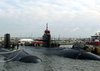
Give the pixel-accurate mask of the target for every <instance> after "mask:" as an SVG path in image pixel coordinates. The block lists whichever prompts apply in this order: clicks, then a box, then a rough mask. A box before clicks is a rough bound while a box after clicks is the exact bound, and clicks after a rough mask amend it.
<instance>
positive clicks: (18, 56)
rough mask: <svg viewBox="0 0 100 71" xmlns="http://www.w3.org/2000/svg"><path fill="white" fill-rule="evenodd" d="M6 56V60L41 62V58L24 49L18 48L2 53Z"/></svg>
mask: <svg viewBox="0 0 100 71" xmlns="http://www.w3.org/2000/svg"><path fill="white" fill-rule="evenodd" d="M1 55H2V56H4V57H6V61H20V62H25V63H39V62H41V59H40V58H38V57H37V56H34V55H31V54H29V53H27V52H25V51H24V50H17V51H14V52H12V53H6V54H1Z"/></svg>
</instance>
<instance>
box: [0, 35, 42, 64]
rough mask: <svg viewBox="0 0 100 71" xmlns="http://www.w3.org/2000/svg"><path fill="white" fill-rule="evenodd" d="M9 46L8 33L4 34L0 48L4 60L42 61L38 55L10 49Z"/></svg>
mask: <svg viewBox="0 0 100 71" xmlns="http://www.w3.org/2000/svg"><path fill="white" fill-rule="evenodd" d="M10 48H11V47H10V34H5V36H4V48H0V55H2V56H4V57H5V62H8V61H20V62H25V63H39V62H41V61H42V60H41V59H40V58H39V57H37V56H35V55H31V54H29V53H27V52H26V51H24V50H21V49H18V50H10Z"/></svg>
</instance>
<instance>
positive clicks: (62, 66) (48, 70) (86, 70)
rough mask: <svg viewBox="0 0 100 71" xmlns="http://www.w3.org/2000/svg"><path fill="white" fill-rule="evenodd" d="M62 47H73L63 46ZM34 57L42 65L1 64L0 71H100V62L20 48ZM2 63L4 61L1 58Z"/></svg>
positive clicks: (15, 62)
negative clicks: (40, 60) (39, 60)
mask: <svg viewBox="0 0 100 71" xmlns="http://www.w3.org/2000/svg"><path fill="white" fill-rule="evenodd" d="M61 47H66V48H67V47H71V46H69V45H62V46H61ZM20 49H24V50H25V51H27V52H28V53H30V54H32V55H36V56H38V57H39V58H41V59H42V62H41V63H37V64H34V63H23V62H19V61H12V62H1V63H0V71H99V70H100V61H93V60H76V59H69V58H64V57H59V56H54V55H47V54H43V53H39V52H34V51H32V49H34V48H33V47H24V46H23V47H20ZM0 58H1V59H0V61H4V60H3V59H4V58H3V57H2V56H0Z"/></svg>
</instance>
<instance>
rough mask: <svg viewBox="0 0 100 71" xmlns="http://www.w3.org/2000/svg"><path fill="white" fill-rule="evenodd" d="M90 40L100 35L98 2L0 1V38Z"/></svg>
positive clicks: (70, 0) (80, 0)
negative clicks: (46, 33) (47, 33)
mask: <svg viewBox="0 0 100 71" xmlns="http://www.w3.org/2000/svg"><path fill="white" fill-rule="evenodd" d="M46 23H48V29H49V30H50V31H51V35H52V36H53V37H59V36H60V37H67V38H69V37H70V38H73V37H91V36H92V35H95V33H96V32H99V31H100V0H0V36H4V34H5V33H10V35H11V36H18V37H19V36H24V37H30V36H33V37H41V36H42V35H43V34H44V30H45V29H46Z"/></svg>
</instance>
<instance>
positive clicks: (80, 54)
mask: <svg viewBox="0 0 100 71" xmlns="http://www.w3.org/2000/svg"><path fill="white" fill-rule="evenodd" d="M38 41H43V45H42V47H34V48H35V49H34V50H33V51H36V52H41V53H45V54H50V55H57V56H63V57H66V58H72V59H81V60H98V61H100V57H99V56H97V55H95V54H93V53H91V52H88V51H85V50H84V49H79V48H81V47H82V48H84V44H83V43H76V44H74V45H73V46H72V48H60V47H52V46H51V41H52V40H51V35H50V31H49V30H48V24H47V25H46V30H45V31H44V35H43V37H42V40H38ZM80 45H82V46H80ZM75 48H78V49H75Z"/></svg>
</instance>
